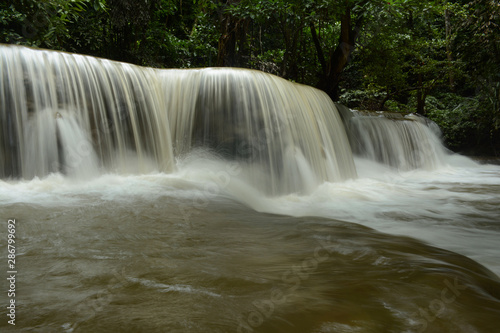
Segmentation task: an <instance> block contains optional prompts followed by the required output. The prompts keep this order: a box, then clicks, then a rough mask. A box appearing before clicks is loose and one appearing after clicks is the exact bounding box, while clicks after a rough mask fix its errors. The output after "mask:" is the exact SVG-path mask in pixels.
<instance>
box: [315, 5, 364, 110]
mask: <svg viewBox="0 0 500 333" xmlns="http://www.w3.org/2000/svg"><path fill="white" fill-rule="evenodd" d="M360 24H361V22H360V21H358V22H357V24H356V26H355V28H354V29H353V28H352V22H351V9H350V8H347V9H346V12H345V13H344V15H342V17H341V19H340V37H339V43H338V45H337V47H336V48H335V50H333V51H330V57H329V62H328V64H327V70H326V73H323V75H321V78H320V80H319V82H318V84H317V87H318V88H319V89H321V90H323V91H325V92H326V93H327V94H328V95H329V96H330V98H331V99H332V100H334V101H337V100H338V99H339V83H340V75H341V74H342V71H343V70H344V68H345V67H346V65H347V64H348V63H349V60H350V56H351V54H352V52H353V51H354V46H355V43H356V38H357V36H358V31H359V27H360ZM311 33H312V32H311ZM313 40H314V37H313ZM315 43H316V42H315ZM316 48H317V46H316ZM317 49H318V48H317ZM321 55H322V53H320V52H318V57H321ZM320 61H321V60H320Z"/></svg>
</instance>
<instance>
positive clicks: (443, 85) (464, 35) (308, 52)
mask: <svg viewBox="0 0 500 333" xmlns="http://www.w3.org/2000/svg"><path fill="white" fill-rule="evenodd" d="M0 25H1V29H0V43H9V44H20V45H28V46H32V47H40V48H48V49H54V50H62V51H69V52H76V53H81V54H88V55H92V56H98V57H105V58H109V59H114V60H118V61H125V62H130V63H134V64H138V65H143V66H152V67H159V68H173V67H174V68H194V67H207V66H231V67H244V68H253V69H258V70H262V71H265V72H269V73H272V74H275V75H278V76H281V77H283V78H286V79H288V80H292V81H295V82H299V83H304V84H308V85H312V86H315V87H318V88H319V89H322V90H324V91H325V92H326V93H327V94H328V95H329V96H330V97H331V98H332V99H333V100H335V101H340V102H341V103H344V104H346V105H347V106H349V107H352V108H357V109H367V110H390V111H396V112H418V113H420V114H423V115H426V116H428V117H429V118H431V119H432V120H434V121H436V122H437V123H438V125H439V126H440V127H441V129H442V130H443V134H444V139H445V141H446V143H447V144H448V146H449V147H450V148H452V149H454V150H458V151H463V152H466V153H469V154H490V155H497V156H498V155H500V26H499V25H500V4H499V3H498V1H494V0H472V1H417V0H392V1H379V0H374V1H367V0H363V1H360V0H345V1H332V0H305V1H299V0H292V1H282V0H226V1H222V0H219V1H214V0H212V1H210V0H191V1H187V0H180V1H172V0H71V1H68V0H45V1H44V0H38V1H36V0H12V1H10V2H2V3H1V4H0Z"/></svg>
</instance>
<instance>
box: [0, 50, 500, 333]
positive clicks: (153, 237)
mask: <svg viewBox="0 0 500 333" xmlns="http://www.w3.org/2000/svg"><path fill="white" fill-rule="evenodd" d="M0 69H1V70H2V71H1V73H0V84H1V86H0V129H1V133H0V158H1V159H0V176H1V179H0V218H3V219H4V220H6V219H11V218H12V219H16V221H17V229H16V251H17V252H16V253H17V257H16V259H17V260H18V261H17V262H16V265H17V266H16V268H18V270H19V272H21V273H20V274H19V278H18V282H19V283H18V284H19V297H18V301H19V303H17V304H20V306H19V307H18V312H19V314H20V315H19V318H18V324H19V326H16V328H17V327H20V328H21V329H25V330H28V331H32V330H38V329H39V330H41V331H51V332H52V331H61V330H63V331H65V332H90V331H92V332H110V331H116V330H117V329H118V330H119V329H122V328H123V327H124V325H126V326H127V328H129V329H130V331H137V332H141V331H144V332H164V331H169V332H182V333H184V332H193V331H196V332H218V333H219V332H234V331H238V332H241V331H247V332H272V333H275V332H297V333H299V332H300V333H304V332H311V333H313V332H314V333H317V332H331V331H335V332H352V331H376V332H379V331H380V332H382V331H384V332H385V331H391V332H402V331H405V332H414V331H419V332H421V331H422V328H423V329H425V328H427V327H429V331H430V332H443V331H448V332H471V331H474V332H476V331H477V332H482V331H484V332H489V331H491V328H492V327H494V328H497V327H498V325H500V323H498V318H499V316H498V314H499V313H500V307H499V305H500V282H499V281H500V280H499V279H498V277H497V276H495V275H494V274H491V272H490V271H488V270H485V269H483V268H482V267H481V266H480V265H478V264H477V263H479V264H481V265H484V266H485V267H486V268H488V269H489V270H491V271H493V272H494V273H495V274H497V275H498V274H500V264H499V263H500V248H499V247H498V240H499V239H500V221H499V220H500V219H499V217H500V208H499V207H500V195H499V194H500V167H499V166H492V165H479V164H476V163H474V162H472V161H471V160H469V159H467V158H465V157H461V156H458V155H450V154H449V153H447V152H446V150H445V149H444V147H443V146H442V145H441V143H440V141H439V137H438V136H437V135H436V133H435V131H434V130H433V128H431V126H429V124H428V123H426V122H425V121H422V119H420V118H415V117H407V118H405V119H403V118H401V119H398V120H394V119H389V118H386V117H389V116H388V115H386V117H383V118H381V117H378V116H377V117H373V116H368V115H366V114H360V115H357V116H356V115H354V117H353V114H351V112H350V111H347V118H346V110H345V109H343V107H342V106H336V105H335V104H333V103H332V101H331V100H330V99H329V98H328V97H327V96H326V95H325V94H324V93H322V92H320V91H319V90H316V89H313V88H311V87H306V86H301V85H297V84H292V83H290V82H287V81H285V80H282V79H279V78H277V77H275V76H270V75H267V74H264V73H260V72H256V71H246V70H239V69H238V70H236V69H203V70H192V71H191V70H189V71H188V70H153V69H149V68H140V67H137V66H132V65H129V64H122V63H116V62H112V61H108V60H103V59H96V58H91V57H84V56H79V55H71V54H63V53H57V52H50V51H36V50H32V49H26V48H18V47H5V46H0ZM7 83H8V84H7ZM339 108H340V109H341V111H342V112H343V116H344V121H345V122H346V123H347V126H346V127H347V133H346V130H345V128H344V126H343V123H342V122H341V120H340V117H339V114H338V113H337V109H339ZM347 134H349V135H350V139H351V141H350V142H349V141H348V136H347ZM350 145H351V146H352V148H353V150H354V151H355V152H356V153H357V157H354V158H353V155H352V153H351V147H350ZM402 236H408V237H402ZM6 240H7V238H6V237H5V238H3V239H0V245H2V247H4V246H5V247H6ZM423 242H427V243H428V244H429V245H430V246H428V245H426V244H424V243H423ZM318 244H319V245H318ZM325 244H326V245H325ZM311 255H314V256H315V257H314V258H312V257H311ZM317 255H319V257H318V256H317ZM469 258H472V259H473V260H475V261H476V262H477V263H476V262H474V261H472V260H470V259H469ZM311 260H312V261H311ZM111 276H112V277H111ZM117 278H118V281H116V279H117ZM450 281H454V283H455V285H458V286H461V288H462V289H460V290H461V291H463V293H462V292H461V293H460V294H458V293H455V296H456V297H455V296H453V295H451V296H453V298H449V297H447V298H446V299H444V300H443V292H445V293H446V292H448V294H447V296H450V293H449V292H450V290H449V289H448V288H449V285H447V283H448V284H449V283H450ZM4 283H6V280H4ZM4 289H5V288H4ZM277 289H278V291H281V292H282V293H284V296H285V297H284V298H281V297H278V298H275V297H274V296H275V293H274V292H275V291H276V290H277ZM273 295H274V296H273ZM440 296H441V298H440V299H439V297H440ZM459 296H460V297H459ZM281 299H286V301H285V300H283V301H282V300H281ZM96 302H97V303H96ZM270 302H271V303H270ZM439 302H441V303H439ZM444 302H445V303H446V304H445V303H444ZM263 304H264V305H263ZM269 304H272V306H271V305H269ZM436 304H437V305H439V306H440V308H438V309H436V307H435V305H436ZM422 311H424V312H422ZM426 311H427V312H426ZM428 311H430V313H431V314H434V315H435V316H433V317H432V316H431V317H430V316H429V312H428ZM422 313H423V314H422ZM6 327H7V328H10V327H9V326H8V324H7V323H6V322H5V321H4V322H0V328H1V329H2V331H3V330H4V328H6Z"/></svg>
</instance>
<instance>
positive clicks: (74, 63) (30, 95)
mask: <svg viewBox="0 0 500 333" xmlns="http://www.w3.org/2000/svg"><path fill="white" fill-rule="evenodd" d="M1 51H2V52H1V55H0V56H1V59H0V68H2V72H1V78H0V79H1V84H2V86H1V89H0V94H1V95H0V96H1V99H0V103H1V104H0V107H1V109H0V119H1V124H0V128H1V129H2V134H3V135H2V137H1V138H0V140H1V143H0V146H1V147H2V160H1V162H0V176H1V177H3V178H5V177H22V178H28V179H29V178H33V177H34V176H39V177H43V176H47V175H48V174H49V173H50V172H58V171H62V172H68V173H70V174H74V175H75V176H78V175H77V173H78V170H75V166H79V165H81V163H80V162H81V161H79V160H82V161H83V160H87V159H89V158H90V159H94V157H95V156H97V157H98V160H99V164H100V166H104V167H105V168H106V169H108V170H111V171H115V170H116V171H118V172H123V171H130V170H134V169H135V170H138V171H142V172H147V171H150V170H151V169H150V168H149V166H150V165H151V163H149V162H150V161H152V164H153V165H154V167H155V168H157V169H158V170H162V171H171V170H172V169H173V155H172V148H171V142H170V133H169V131H170V128H169V126H168V120H167V115H166V113H165V112H164V110H163V104H164V103H163V94H162V92H161V90H160V84H159V81H158V79H157V78H156V75H155V71H154V70H152V69H144V68H139V67H136V66H132V65H129V64H124V63H116V62H112V61H108V60H104V59H97V58H92V57H85V56H80V55H75V54H66V53H59V52H50V51H38V50H33V49H27V48H22V47H7V46H2V47H1ZM59 118H62V120H58V119H59ZM58 123H59V124H58ZM65 123H66V124H71V127H72V129H70V131H71V132H73V135H74V137H73V138H72V139H69V141H73V140H78V141H79V142H76V143H74V144H76V146H73V147H70V146H68V144H70V142H69V141H68V138H69V136H70V135H71V134H70V133H61V132H62V131H64V127H65V126H64V124H65ZM63 134H64V135H63ZM72 149H73V154H72V155H74V154H77V155H78V156H76V157H74V158H71V156H70V155H68V152H69V150H72ZM74 149H77V150H76V151H75V150H74ZM65 152H66V153H65ZM69 169H72V170H71V171H70V170H69ZM80 169H81V170H82V171H83V168H80ZM84 172H85V173H87V172H88V170H85V171H84Z"/></svg>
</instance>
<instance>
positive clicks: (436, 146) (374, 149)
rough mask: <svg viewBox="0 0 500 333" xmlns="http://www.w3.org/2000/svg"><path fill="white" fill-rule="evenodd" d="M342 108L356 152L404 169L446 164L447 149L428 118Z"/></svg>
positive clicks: (340, 107) (352, 146) (364, 156)
mask: <svg viewBox="0 0 500 333" xmlns="http://www.w3.org/2000/svg"><path fill="white" fill-rule="evenodd" d="M338 108H339V109H340V110H341V112H342V116H343V119H344V121H345V124H346V127H347V132H348V135H349V141H350V143H351V148H352V151H353V153H354V154H356V155H358V156H360V157H363V158H367V159H370V160H373V161H377V162H380V163H384V164H387V165H389V166H391V167H393V168H396V169H399V170H403V171H404V170H412V169H420V168H422V169H426V170H434V169H436V168H438V167H439V166H442V165H444V163H445V156H446V155H447V152H446V150H445V148H444V146H443V144H442V143H441V139H440V138H439V136H438V135H437V133H436V131H435V130H433V128H432V127H431V126H433V125H434V126H436V125H435V124H434V123H432V122H431V121H430V120H428V119H427V118H423V117H419V116H417V115H414V114H409V115H406V116H403V115H401V114H398V113H388V112H366V111H365V112H363V111H356V110H349V109H347V108H346V107H345V106H342V105H339V106H338Z"/></svg>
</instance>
